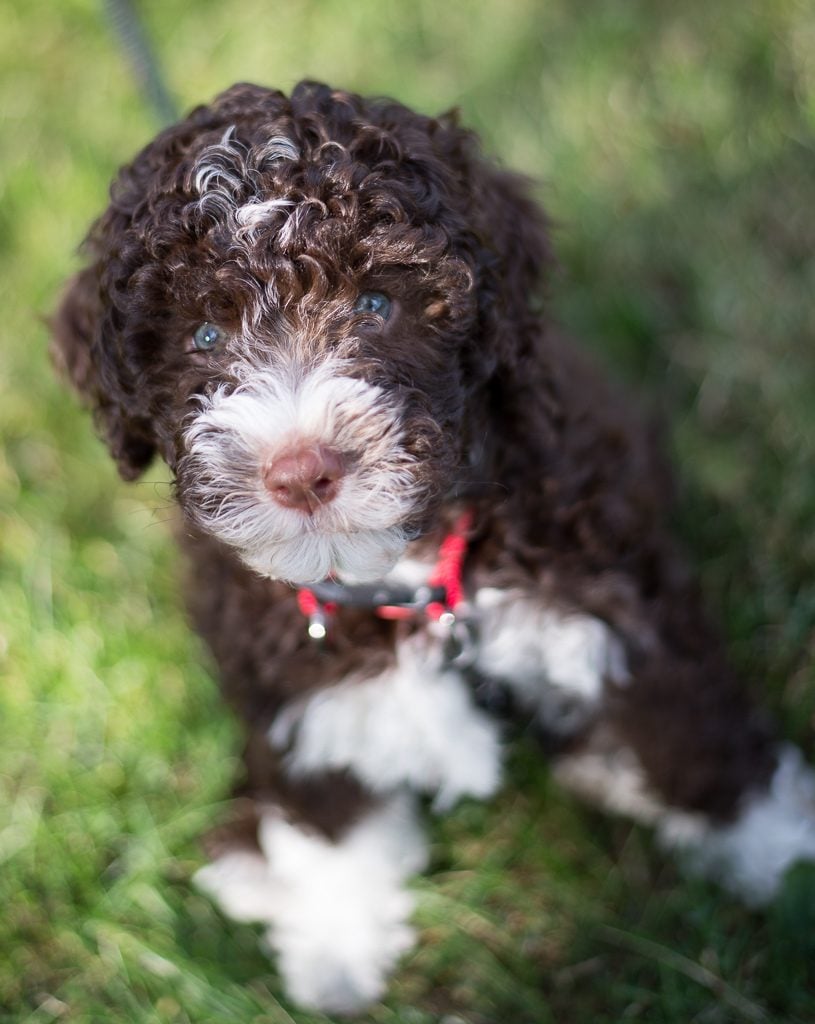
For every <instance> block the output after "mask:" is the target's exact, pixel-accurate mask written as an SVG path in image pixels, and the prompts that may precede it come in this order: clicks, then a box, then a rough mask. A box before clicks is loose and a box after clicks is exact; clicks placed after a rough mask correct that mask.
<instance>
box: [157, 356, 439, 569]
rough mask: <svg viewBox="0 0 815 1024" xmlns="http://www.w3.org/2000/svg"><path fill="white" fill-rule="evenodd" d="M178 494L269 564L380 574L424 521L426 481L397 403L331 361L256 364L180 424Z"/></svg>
mask: <svg viewBox="0 0 815 1024" xmlns="http://www.w3.org/2000/svg"><path fill="white" fill-rule="evenodd" d="M181 447H182V451H183V454H182V456H181V458H180V460H179V463H178V467H177V488H178V496H179V501H180V503H181V505H182V508H183V509H184V511H185V513H186V514H187V515H188V516H189V517H190V519H192V521H193V522H194V523H195V524H196V526H198V527H199V528H200V529H202V530H204V531H205V532H207V533H209V534H210V535H211V536H214V537H216V538H217V539H219V540H221V541H222V542H224V543H226V544H228V545H229V546H231V547H232V548H233V549H235V551H236V552H237V554H238V555H239V556H240V558H241V559H242V560H243V561H244V562H245V563H246V564H247V565H248V566H249V567H250V568H252V569H253V570H255V571H256V572H258V573H260V574H261V575H263V576H267V577H272V578H275V579H282V580H286V581H287V582H291V583H296V584H307V583H315V582H318V581H320V580H322V579H325V578H326V577H328V576H329V575H334V576H336V577H337V578H339V579H341V580H343V581H345V582H348V583H362V582H370V581H374V580H377V579H380V578H381V577H382V576H383V575H385V574H386V573H387V572H388V571H389V570H390V569H391V568H392V567H393V565H394V564H395V563H396V561H397V560H398V559H399V557H400V556H401V555H402V553H403V552H404V550H405V548H406V546H407V544H408V543H409V541H410V540H411V539H412V538H413V537H414V536H415V534H416V532H417V522H418V521H419V519H420V518H421V514H422V511H423V510H424V509H426V506H427V504H428V494H429V492H430V487H429V484H428V479H427V474H426V472H425V467H424V464H423V460H422V459H421V458H419V457H418V456H417V455H416V454H414V453H413V451H411V450H409V447H410V444H409V442H407V441H406V439H405V431H404V429H403V427H402V421H401V417H400V414H399V410H398V409H397V408H396V406H395V405H394V404H393V403H392V402H389V401H388V400H387V399H386V397H385V396H384V394H383V393H382V391H381V390H380V389H379V388H377V387H375V386H373V385H371V384H368V383H366V382H364V381H360V380H357V379H354V378H349V377H347V376H341V375H337V374H336V373H331V372H330V368H326V367H325V366H321V367H318V368H317V369H313V370H311V371H310V372H309V373H308V374H303V375H301V377H300V379H297V380H294V381H293V375H292V374H291V373H288V374H281V373H280V372H279V371H275V369H274V368H269V369H266V370H259V371H256V372H255V373H254V374H253V375H252V376H251V377H250V378H248V379H247V381H246V383H244V384H242V385H241V386H240V387H238V388H235V389H233V390H231V391H229V392H226V391H223V392H216V393H215V394H213V395H212V396H209V397H207V398H206V399H202V400H200V409H199V410H198V411H197V412H196V413H195V414H194V415H193V416H191V417H190V419H189V420H188V422H187V424H186V427H185V430H184V433H183V436H182V445H181Z"/></svg>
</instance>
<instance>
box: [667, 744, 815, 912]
mask: <svg viewBox="0 0 815 1024" xmlns="http://www.w3.org/2000/svg"><path fill="white" fill-rule="evenodd" d="M778 754H779V760H778V767H777V768H776V771H775V774H774V776H773V778H772V780H771V782H770V785H769V787H768V789H767V790H766V791H765V792H757V793H754V794H751V795H750V797H749V798H748V799H747V800H746V801H745V803H744V806H743V808H742V810H741V813H740V814H739V816H738V817H737V818H736V819H735V821H733V822H732V823H730V824H727V825H719V826H715V827H713V826H710V824H709V823H705V822H702V821H701V819H699V818H698V816H697V817H695V818H694V817H693V816H690V815H684V816H682V818H683V819H684V820H682V821H680V822H679V824H678V825H677V824H675V823H673V822H672V821H671V820H670V817H668V818H666V820H665V821H664V822H662V823H661V824H660V832H661V838H662V840H663V842H666V843H667V845H670V846H675V847H677V848H678V849H679V850H680V851H682V852H683V853H684V855H685V858H686V861H687V863H688V866H689V867H690V868H691V870H693V871H695V872H696V873H698V874H702V875H705V876H707V877H710V878H714V879H715V880H716V881H718V882H719V883H720V884H721V885H723V886H724V887H725V888H726V889H729V890H730V892H732V893H733V894H734V895H736V896H738V897H739V898H740V899H742V900H744V902H745V903H747V904H748V905H750V906H762V905H764V904H766V903H769V902H770V901H771V900H772V899H773V898H774V897H775V895H776V893H777V892H778V890H779V888H780V887H781V884H782V881H783V879H784V875H785V874H786V872H787V870H788V869H789V868H791V867H792V866H793V865H794V864H796V863H798V862H815V772H813V770H812V769H811V768H809V767H808V766H807V765H806V764H805V763H804V759H803V757H802V755H801V752H800V751H799V750H797V749H796V748H795V747H792V746H784V747H782V748H781V749H780V750H779V752H778ZM678 817H679V816H677V818H678Z"/></svg>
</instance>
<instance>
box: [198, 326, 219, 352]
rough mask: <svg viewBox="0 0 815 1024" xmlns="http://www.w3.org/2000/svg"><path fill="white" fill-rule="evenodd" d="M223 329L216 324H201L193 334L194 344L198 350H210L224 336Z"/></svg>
mask: <svg viewBox="0 0 815 1024" xmlns="http://www.w3.org/2000/svg"><path fill="white" fill-rule="evenodd" d="M223 336H224V335H223V331H222V330H221V328H220V327H216V326H215V324H201V326H200V327H197V328H196V329H195V333H194V334H193V336H192V345H193V348H194V349H195V351H196V352H209V351H210V350H211V349H213V348H215V346H216V345H217V344H218V342H219V341H221V339H222V338H223Z"/></svg>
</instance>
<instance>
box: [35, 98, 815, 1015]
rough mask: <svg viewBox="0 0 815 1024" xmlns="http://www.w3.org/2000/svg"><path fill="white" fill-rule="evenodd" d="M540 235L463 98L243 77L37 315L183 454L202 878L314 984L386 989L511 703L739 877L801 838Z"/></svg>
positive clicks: (755, 892)
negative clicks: (222, 722) (423, 886)
mask: <svg viewBox="0 0 815 1024" xmlns="http://www.w3.org/2000/svg"><path fill="white" fill-rule="evenodd" d="M546 237H547V232H546V222H545V218H544V216H543V215H542V213H541V211H540V210H539V209H538V208H537V206H536V205H535V203H534V202H533V201H532V199H531V198H530V195H529V190H528V188H527V185H526V183H525V182H524V181H523V180H522V179H521V178H519V177H516V176H515V175H513V174H510V173H508V172H506V171H503V170H500V169H499V168H498V167H496V166H495V165H494V164H492V163H490V162H489V161H488V160H487V159H485V158H484V157H483V156H482V154H481V152H480V150H479V147H478V143H477V140H476V139H475V137H474V136H473V135H472V134H471V133H470V132H468V131H466V130H464V129H463V128H461V127H459V125H458V123H457V120H456V117H455V116H454V115H450V114H448V115H443V116H441V117H438V118H430V117H424V116H422V115H420V114H416V113H414V112H412V111H410V110H408V109H407V108H405V107H404V106H401V105H400V104H398V103H396V102H393V101H390V100H380V99H375V100H368V99H363V98H361V97H359V96H356V95H353V94H351V93H347V92H342V91H336V90H333V89H330V88H328V87H327V86H324V85H319V84H316V83H312V82H303V83H301V84H300V85H298V86H297V87H296V88H295V89H294V91H293V92H292V94H291V97H289V98H287V97H286V96H285V95H283V94H282V93H281V92H276V91H271V90H268V89H263V88H259V87H257V86H253V85H237V86H235V87H233V88H231V89H229V90H227V91H226V92H224V93H223V94H221V95H220V96H218V97H217V98H216V99H215V101H214V102H213V103H212V104H211V105H209V106H205V107H199V108H197V109H196V110H194V111H193V112H192V113H191V114H190V115H189V116H188V117H187V118H185V119H184V120H183V121H181V122H180V123H179V124H177V125H175V126H174V127H171V128H169V129H167V130H166V131H164V132H162V133H161V134H160V135H159V136H158V137H157V138H156V139H155V140H154V141H153V142H151V143H150V144H149V145H148V146H147V147H146V148H145V149H144V150H143V151H142V152H141V153H140V154H139V155H138V156H137V157H136V159H135V160H134V161H133V162H132V163H131V164H130V165H128V166H127V167H125V168H124V169H123V170H122V171H121V173H120V174H119V176H118V178H117V180H116V181H115V183H114V185H113V189H112V198H111V202H110V205H109V207H108V209H107V210H106V211H105V213H104V214H103V215H102V217H101V218H100V219H99V220H98V221H97V222H96V224H95V225H94V226H93V228H92V229H91V232H90V235H89V237H88V240H87V242H86V252H87V256H88V262H87V266H86V268H85V269H83V270H82V271H80V273H79V274H78V275H77V276H76V277H75V278H74V279H73V281H72V282H71V283H70V284H69V287H68V289H67V291H66V294H65V296H64V299H63V301H62V304H61V307H60V308H59V310H58V313H57V315H56V317H55V320H54V334H55V345H54V348H55V353H56V358H57V361H58V363H59V365H60V366H61V367H62V368H63V370H64V371H65V373H66V374H67V376H68V377H69V378H70V379H71V380H72V381H73V383H74V385H75V386H76V388H77V389H78V391H79V393H80V394H81V395H82V396H83V398H84V399H85V400H86V402H87V403H88V404H89V405H90V407H91V408H92V409H93V411H94V415H95V417H96V421H97V424H98V427H99V430H100V431H101V433H102V435H103V436H104V438H105V439H106V441H107V444H108V446H109V448H110V451H111V453H112V455H113V457H114V459H115V460H116V462H117V464H118V467H119V470H120V472H121V474H122V475H123V476H124V477H125V478H126V479H133V478H135V477H137V476H138V475H139V474H140V473H142V472H143V471H144V469H145V468H146V467H147V466H148V465H149V464H150V462H151V460H152V459H153V458H154V456H156V455H158V456H160V457H162V458H163V459H164V460H165V461H166V462H167V463H168V465H169V466H170V468H171V470H172V472H173V475H174V479H175V491H176V496H177V499H178V504H179V506H180V508H181V510H182V513H183V523H184V526H183V530H182V531H181V538H180V540H181V544H182V546H183V547H184V549H185V551H186V554H187V558H188V561H189V563H190V571H191V576H192V586H191V588H190V609H191V615H192V618H193V621H194V622H195V625H196V627H197V629H198V630H199V631H200V633H201V634H202V636H203V637H204V638H205V640H206V642H207V643H208V645H209V647H210V649H211V651H212V653H213V655H214V658H215V661H216V662H217V665H218V668H219V673H220V678H221V682H222V686H223V690H224V694H225V696H226V698H227V700H228V701H229V702H230V704H231V705H232V707H233V709H234V711H235V712H236V713H237V714H238V715H239V716H240V718H241V719H242V721H243V723H244V725H245V728H246V737H247V740H246V749H245V775H244V777H243V778H242V780H241V781H240V787H239V789H238V791H237V797H238V800H237V802H236V818H235V821H234V822H232V823H229V824H227V825H226V826H225V827H224V828H223V829H221V830H220V831H219V833H218V834H217V835H216V838H215V841H214V842H213V843H212V844H211V852H212V861H211V863H209V864H208V866H206V867H204V868H203V869H202V870H201V871H200V872H199V873H198V875H197V881H198V883H199V885H200V886H201V887H202V888H203V889H204V890H206V891H207V892H209V893H211V894H212V896H213V897H214V898H215V900H216V901H217V902H218V903H219V904H220V906H221V907H222V908H223V910H224V911H225V912H226V913H227V914H229V915H231V916H232V917H234V918H236V919H238V920H242V921H243V920H245V921H260V922H263V923H264V924H265V925H266V926H267V929H268V940H269V944H270V945H271V947H272V948H273V949H274V950H275V951H276V953H277V959H278V966H279V970H280V973H281V975H282V978H283V981H284V984H285V987H286V989H287V991H288V993H289V995H290V996H291V998H292V999H294V1000H295V1001H297V1002H299V1003H301V1004H303V1005H305V1006H309V1007H316V1008H319V1009H322V1010H326V1011H331V1012H337V1013H351V1012H354V1011H356V1010H358V1009H360V1008H361V1007H364V1006H365V1005H366V1004H368V1003H370V1002H371V1001H374V1000H376V999H378V998H379V997H380V996H381V995H382V993H383V991H384V989H385V985H386V979H387V976H388V974H389V972H390V971H391V970H392V969H393V967H394V964H395V962H396V960H397V958H398V957H399V956H400V955H401V954H402V953H403V952H404V951H405V950H407V949H408V948H409V947H410V946H411V943H412V942H413V933H412V931H411V928H410V925H409V923H408V922H409V916H410V911H411V899H410V896H409V894H408V891H407V889H406V883H407V880H408V879H409V878H410V876H411V875H413V874H414V873H415V872H417V871H419V870H421V868H422V866H423V865H424V863H425V860H426V856H427V850H426V844H425V840H424V837H423V833H422V828H421V823H420V821H419V817H418V814H417V803H418V798H419V797H420V796H423V795H426V796H429V797H430V799H431V802H432V803H431V806H432V808H433V809H434V810H436V811H443V810H444V809H446V808H449V807H451V806H452V805H454V804H455V803H456V801H458V800H459V799H460V798H462V797H480V798H483V797H489V796H490V795H491V794H492V793H494V792H495V791H496V789H497V788H498V786H499V785H500V782H501V762H502V753H503V747H502V729H503V726H502V718H504V717H506V716H507V715H509V716H511V717H516V718H521V719H522V720H525V721H527V722H529V721H530V720H531V721H534V722H535V723H536V725H537V727H538V728H539V730H540V732H541V733H542V734H543V735H544V736H545V737H546V739H547V743H548V745H549V747H550V749H552V750H553V751H554V756H553V766H554V771H555V772H556V774H557V776H558V777H559V778H560V779H561V780H562V781H563V783H564V784H566V785H568V786H570V787H572V788H573V789H574V790H576V791H578V792H580V793H582V794H584V795H585V796H587V797H588V798H590V799H592V800H594V801H598V802H600V803H601V804H603V805H605V806H607V807H608V808H610V809H612V810H614V811H617V812H622V813H624V814H628V815H631V816H633V817H634V818H636V819H637V820H639V821H644V822H647V823H649V824H650V825H652V826H653V827H654V829H655V830H656V832H657V834H658V836H659V838H660V839H661V840H662V841H663V842H664V843H667V844H669V845H673V846H676V847H679V848H681V850H683V851H684V853H685V855H686V858H687V859H689V860H690V861H691V863H692V864H693V865H694V866H695V867H696V868H697V870H699V871H701V872H705V873H707V874H709V875H713V876H715V877H717V878H719V879H720V880H721V881H722V883H723V884H725V885H726V886H727V887H728V888H730V889H731V890H733V891H734V892H736V893H738V894H740V895H741V896H742V897H743V898H744V899H746V900H748V901H749V902H752V903H760V902H762V901H766V900H767V899H769V898H770V897H771V896H772V894H773V892H774V890H775V889H776V887H777V885H778V883H779V880H780V879H781V876H782V874H783V872H784V871H785V869H786V868H787V867H788V865H790V864H791V863H792V862H793V861H795V860H796V859H798V858H802V857H803V858H813V857H815V811H813V806H815V781H814V779H813V774H812V773H811V771H810V770H809V769H807V768H806V767H805V766H804V765H803V764H802V762H801V758H800V756H799V754H798V753H797V751H795V750H792V749H790V748H787V747H781V746H779V745H778V743H777V742H776V740H775V738H774V736H773V735H772V732H771V730H770V729H769V728H768V727H767V725H766V724H765V722H764V719H763V718H762V717H761V716H760V715H757V714H756V713H755V711H754V710H753V709H752V707H751V705H750V703H749V702H748V700H747V698H746V697H745V694H744V692H743V690H742V687H741V685H740V683H739V681H738V680H737V679H736V678H735V677H734V675H733V673H732V671H731V670H730V668H729V667H728V664H727V661H726V658H725V655H724V653H723V650H722V644H721V641H720V639H719V637H718V635H717V634H716V632H715V630H713V629H712V628H711V627H710V625H709V624H708V622H707V621H706V618H705V616H704V614H703V612H702V610H701V606H700V601H699V597H698V594H697V589H696V586H695V584H694V582H693V579H692V577H691V575H690V574H689V572H688V570H687V568H686V566H685V564H684V562H683V560H682V558H681V556H680V554H679V553H678V551H677V547H676V545H675V543H674V541H673V540H672V539H671V537H670V535H669V532H668V530H667V528H666V521H667V515H666V513H667V511H668V506H669V504H670V493H671V485H670V476H669V474H668V472H667V471H666V468H665V465H664V463H663V461H662V458H661V456H660V454H659V453H658V452H657V451H656V450H655V449H654V446H653V444H652V439H651V433H650V432H649V430H648V429H647V428H645V427H644V425H643V423H642V422H641V421H640V420H639V419H638V418H637V416H636V415H634V414H633V413H632V411H631V408H630V403H628V402H627V401H626V400H625V399H623V398H620V397H619V396H618V395H617V394H616V393H615V392H614V391H613V389H612V388H610V387H609V386H608V384H607V383H606V382H605V381H604V380H603V379H602V377H601V376H600V375H598V374H597V373H596V372H595V371H594V370H593V369H592V367H591V366H590V365H589V364H588V363H587V362H586V361H585V360H584V358H583V357H582V356H581V355H580V353H579V352H578V351H576V350H575V348H574V346H572V345H570V344H569V343H568V342H566V341H564V340H563V339H562V338H561V337H560V336H559V335H558V334H557V332H556V331H554V330H553V329H552V328H551V327H550V325H549V324H548V322H547V318H546V316H545V315H542V314H541V312H540V296H541V288H542V285H543V284H544V283H545V279H546V274H547V268H548V266H549V257H548V252H547V242H546ZM496 710H499V711H500V712H501V713H502V714H501V715H496V714H495V713H494V712H495V711H496Z"/></svg>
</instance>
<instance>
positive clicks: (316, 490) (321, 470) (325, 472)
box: [263, 444, 345, 513]
mask: <svg viewBox="0 0 815 1024" xmlns="http://www.w3.org/2000/svg"><path fill="white" fill-rule="evenodd" d="M344 475H345V464H344V463H343V460H342V456H341V455H340V454H339V453H338V452H335V451H333V450H332V449H331V448H326V447H325V445H321V444H311V445H304V446H302V447H300V448H292V449H289V450H288V451H285V452H283V453H281V454H280V455H278V456H277V458H275V459H272V460H271V462H269V463H268V464H267V466H266V468H265V469H264V471H263V484H264V486H265V487H266V490H267V491H268V492H269V494H271V496H272V498H274V500H275V501H276V502H277V503H278V505H282V506H283V508H292V509H297V510H298V511H300V512H309V513H312V512H315V511H316V510H317V509H318V508H319V507H320V505H327V504H328V503H329V502H331V501H333V500H334V498H336V496H337V492H338V491H339V489H340V480H341V479H342V478H343V476H344Z"/></svg>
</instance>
